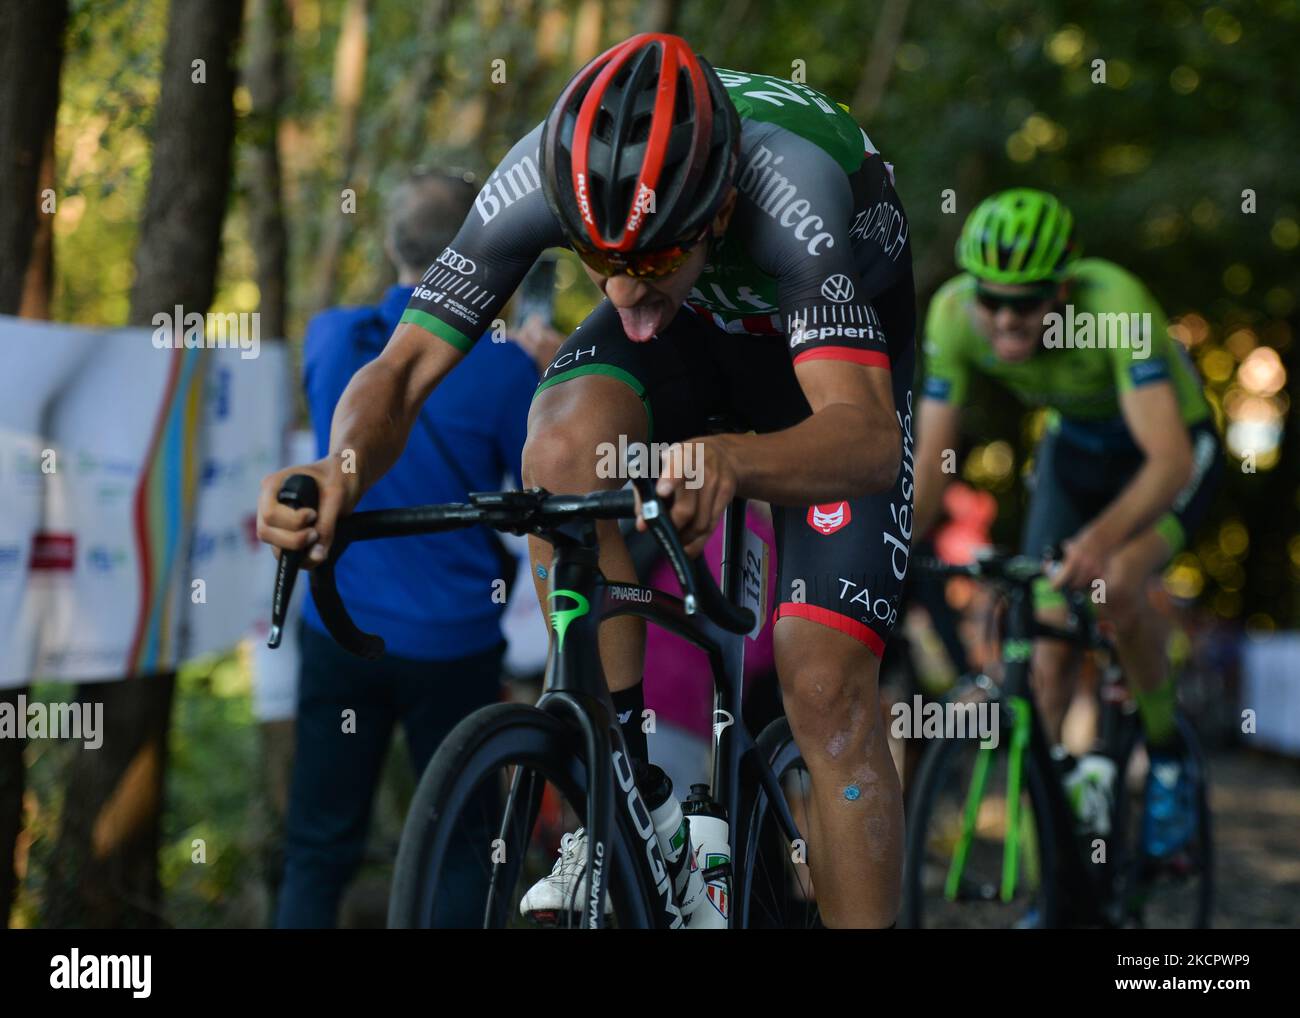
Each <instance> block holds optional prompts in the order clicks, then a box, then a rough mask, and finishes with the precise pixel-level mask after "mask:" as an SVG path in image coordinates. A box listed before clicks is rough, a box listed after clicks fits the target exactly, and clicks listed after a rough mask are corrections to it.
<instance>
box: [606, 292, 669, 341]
mask: <svg viewBox="0 0 1300 1018" xmlns="http://www.w3.org/2000/svg"><path fill="white" fill-rule="evenodd" d="M662 312H663V305H662V304H661V302H659V301H648V302H645V303H642V304H635V305H633V306H632V307H626V308H619V309H618V317H619V318H621V319H622V321H623V331H624V332H626V333H627V338H628V339H630V340H632V341H633V342H635V343H644V342H645V341H646V340H647V339H652V338H654V334H655V333H656V332H658V331H659V330H660V329H661V328H662V327H663V326H664V325H667V324H668V323H667V322H661V321H660V318H661V317H662Z"/></svg>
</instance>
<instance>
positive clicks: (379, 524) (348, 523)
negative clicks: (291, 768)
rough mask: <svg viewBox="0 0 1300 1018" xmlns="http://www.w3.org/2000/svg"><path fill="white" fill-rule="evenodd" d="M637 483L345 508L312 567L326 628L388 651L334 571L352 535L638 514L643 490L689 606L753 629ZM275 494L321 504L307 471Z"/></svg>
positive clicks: (292, 575) (287, 560)
mask: <svg viewBox="0 0 1300 1018" xmlns="http://www.w3.org/2000/svg"><path fill="white" fill-rule="evenodd" d="M633 484H634V485H635V487H636V489H637V490H636V493H633V492H631V491H598V492H592V493H590V494H586V495H552V494H550V493H549V492H547V491H545V490H544V489H542V488H529V489H527V490H524V491H494V492H470V495H469V497H470V501H469V502H468V503H463V502H452V503H447V504H445V505H425V506H414V507H411V508H406V509H379V510H372V511H368V512H360V513H353V514H352V515H350V516H345V517H343V518H341V519H340V520H339V523H338V529H337V533H336V534H335V537H334V543H333V545H332V546H331V547H330V553H329V557H328V558H327V559H326V560H325V561H324V562H322V563H321V564H320V565H318V566H317V567H316V568H315V569H313V570H312V571H311V593H312V597H313V598H314V599H315V602H316V609H317V611H319V612H320V617H321V621H322V622H324V623H325V628H326V629H328V630H329V633H330V635H331V636H333V637H334V639H335V640H336V641H337V642H338V644H339V645H340V646H341V647H343V648H344V649H345V650H348V651H350V652H352V653H353V654H356V655H358V656H359V657H364V658H369V659H371V660H373V659H375V658H378V657H380V656H381V655H382V654H383V653H384V641H383V638H382V637H379V636H376V635H375V634H373V633H367V632H364V631H362V630H361V629H359V628H358V627H357V625H356V623H354V622H353V621H352V618H351V616H350V615H348V611H347V608H346V606H345V605H344V604H343V599H342V597H340V595H339V591H338V584H337V581H336V580H335V577H334V566H335V564H336V563H337V562H338V560H339V557H340V556H341V555H342V554H343V553H344V552H345V551H346V550H347V549H348V546H349V545H351V544H352V543H353V542H354V541H369V540H374V539H377V538H383V537H410V536H414V535H418V534H435V533H441V532H443V531H449V530H461V529H464V528H466V527H472V526H478V525H480V524H485V525H487V526H489V527H492V528H494V529H496V530H504V531H509V532H510V533H513V534H528V533H540V532H541V531H542V530H544V529H546V528H548V527H555V526H559V525H560V524H563V523H567V522H572V521H576V520H582V519H588V520H621V519H633V518H634V517H635V516H636V515H637V512H636V503H637V497H636V496H637V494H639V495H640V496H641V506H642V513H641V515H642V518H643V519H644V520H645V521H646V523H647V525H648V526H649V527H650V531H651V533H652V534H654V536H655V539H656V540H657V541H658V542H659V545H660V547H661V548H663V550H664V554H665V555H666V556H667V557H668V561H669V562H670V563H671V564H672V567H673V572H674V573H675V574H676V575H677V580H678V582H679V583H680V584H681V586H682V591H683V593H684V594H685V597H684V598H683V602H684V604H685V606H686V613H687V614H688V615H694V614H695V613H696V612H697V611H698V612H702V613H703V614H704V616H705V617H706V618H708V619H710V620H712V621H713V622H714V623H716V624H717V625H718V626H719V627H721V628H722V629H724V630H726V631H728V632H731V633H748V632H749V631H750V630H751V629H752V628H753V626H754V613H753V612H752V611H750V610H749V609H748V608H742V607H740V606H739V605H735V604H732V602H730V601H729V600H727V598H726V597H725V596H724V595H723V593H722V591H720V590H719V589H718V585H717V584H716V583H715V582H714V580H713V576H712V575H711V574H710V573H709V569H708V566H707V564H706V562H705V560H704V556H702V555H701V556H699V557H698V558H696V559H695V560H694V562H692V561H691V560H690V559H689V558H687V556H686V552H685V550H684V549H683V548H682V543H681V539H680V538H679V537H678V536H677V530H676V528H675V527H673V525H672V521H671V520H670V519H669V516H668V512H667V509H668V504H667V503H666V502H665V501H664V500H663V499H661V498H659V497H658V496H656V495H655V492H654V484H655V482H654V481H653V480H652V479H648V478H647V479H640V480H635V481H633ZM277 498H278V499H279V501H280V503H281V504H283V505H288V506H291V507H293V508H295V509H301V508H312V509H315V508H317V506H318V505H319V501H320V492H319V489H318V488H317V487H316V481H315V479H314V478H312V477H311V476H309V475H307V474H294V475H292V476H290V477H288V478H286V479H285V482H284V485H283V486H282V487H281V488H280V491H279V494H278V496H277ZM301 565H302V553H301V552H292V551H285V552H283V553H282V554H281V555H280V562H279V565H278V566H277V568H276V574H275V591H274V594H273V597H272V601H271V631H270V634H269V636H268V638H267V646H269V647H272V648H275V647H278V646H279V645H280V640H281V637H282V634H283V630H284V619H285V615H286V614H287V613H288V609H289V599H290V597H291V596H292V594H293V587H294V582H295V580H296V579H297V575H298V570H299V569H300V568H301Z"/></svg>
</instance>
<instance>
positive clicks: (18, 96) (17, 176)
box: [0, 0, 68, 927]
mask: <svg viewBox="0 0 1300 1018" xmlns="http://www.w3.org/2000/svg"><path fill="white" fill-rule="evenodd" d="M67 20H68V5H67V3H66V0H13V2H11V3H10V4H9V6H8V10H7V12H6V17H5V18H4V20H2V21H0V66H2V67H4V69H5V73H4V74H3V75H0V180H3V181H4V182H5V186H4V188H3V189H0V314H7V315H12V314H22V315H27V316H29V317H39V318H48V317H49V290H50V270H51V264H52V259H53V253H52V247H51V244H50V238H51V230H50V226H51V223H52V221H53V219H54V215H53V213H52V212H50V211H46V212H42V211H41V210H40V205H41V195H40V190H41V189H42V188H44V187H53V180H54V169H53V153H54V124H55V117H56V115H57V113H58V109H59V72H60V70H61V69H62V66H63V33H64V29H65V27H66V26H67ZM27 294H30V296H25V295H27ZM26 692H28V690H27V689H26V688H22V689H12V690H5V691H4V692H3V693H0V702H7V703H10V704H16V703H17V697H18V696H19V695H20V694H22V693H26ZM23 745H24V741H23V740H21V739H0V927H2V926H8V925H9V912H10V909H11V908H12V907H13V903H14V898H15V897H16V895H17V890H18V873H17V872H16V870H15V862H14V852H15V849H16V847H17V844H18V834H19V831H20V830H21V828H22V813H23V789H24V773H23Z"/></svg>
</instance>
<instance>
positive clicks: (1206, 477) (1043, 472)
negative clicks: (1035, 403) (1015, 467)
mask: <svg viewBox="0 0 1300 1018" xmlns="http://www.w3.org/2000/svg"><path fill="white" fill-rule="evenodd" d="M1188 432H1189V436H1190V438H1191V442H1192V477H1191V479H1190V480H1189V481H1188V482H1187V484H1186V486H1185V487H1184V488H1183V490H1182V491H1180V492H1179V493H1178V496H1177V497H1176V498H1175V499H1174V503H1173V505H1172V506H1171V507H1170V509H1169V511H1168V512H1167V513H1165V514H1164V515H1163V516H1161V517H1160V519H1158V520H1157V521H1156V522H1155V523H1154V524H1153V526H1154V527H1155V529H1156V531H1157V532H1158V533H1159V534H1160V536H1161V537H1163V538H1164V540H1165V543H1166V544H1167V545H1168V546H1169V555H1170V557H1172V556H1173V555H1174V554H1176V553H1177V552H1178V551H1179V550H1181V549H1182V548H1183V546H1184V545H1185V544H1186V542H1187V540H1188V539H1189V538H1190V537H1191V536H1192V534H1193V533H1195V531H1196V528H1197V527H1198V526H1200V523H1201V521H1202V520H1203V519H1204V518H1205V514H1206V512H1207V510H1208V509H1209V507H1210V504H1211V502H1213V500H1214V493H1215V491H1216V490H1217V489H1218V486H1219V478H1220V476H1221V475H1222V473H1223V450H1222V446H1221V444H1220V442H1219V436H1218V433H1217V432H1216V431H1215V430H1214V425H1213V424H1212V423H1211V422H1210V421H1208V420H1207V421H1202V422H1200V423H1198V424H1193V425H1192V426H1191V427H1190V428H1189V429H1188ZM1035 459H1036V463H1035V466H1034V473H1033V477H1032V478H1031V480H1030V490H1031V495H1030V499H1029V512H1028V515H1027V516H1026V518H1025V525H1024V529H1023V531H1022V537H1021V541H1020V548H1021V551H1022V552H1023V553H1024V554H1026V555H1043V554H1044V553H1046V552H1047V551H1048V550H1049V549H1051V548H1053V547H1054V546H1056V545H1057V544H1059V543H1060V542H1062V541H1064V540H1066V539H1067V538H1070V537H1073V536H1074V535H1075V534H1077V533H1078V532H1079V531H1080V530H1081V529H1082V528H1083V527H1084V526H1085V525H1086V524H1087V523H1088V522H1089V521H1090V520H1093V519H1095V518H1096V517H1098V516H1100V515H1101V513H1102V512H1103V511H1105V509H1106V507H1107V506H1109V505H1110V504H1111V502H1113V501H1114V500H1115V498H1116V497H1117V496H1118V495H1119V494H1120V492H1121V491H1123V490H1124V488H1125V486H1126V485H1127V484H1128V483H1129V481H1131V480H1132V479H1133V476H1134V475H1135V474H1136V473H1137V472H1138V470H1140V469H1141V467H1142V464H1143V462H1144V461H1145V456H1144V454H1143V452H1142V450H1141V449H1139V448H1137V446H1135V445H1134V446H1131V447H1129V448H1124V449H1116V450H1111V451H1106V452H1099V451H1096V450H1092V449H1084V448H1082V447H1080V446H1079V445H1077V444H1076V443H1074V442H1071V441H1070V440H1069V438H1068V437H1067V436H1066V435H1064V434H1062V433H1061V432H1058V431H1055V430H1051V429H1049V430H1048V431H1047V433H1046V434H1045V435H1044V436H1043V438H1042V440H1041V441H1040V442H1039V444H1038V450H1037V452H1036V453H1035ZM1061 600H1062V599H1060V598H1059V597H1052V596H1050V595H1048V594H1046V593H1045V592H1042V593H1038V594H1036V596H1035V603H1036V604H1037V605H1039V607H1045V606H1047V605H1048V604H1052V603H1061Z"/></svg>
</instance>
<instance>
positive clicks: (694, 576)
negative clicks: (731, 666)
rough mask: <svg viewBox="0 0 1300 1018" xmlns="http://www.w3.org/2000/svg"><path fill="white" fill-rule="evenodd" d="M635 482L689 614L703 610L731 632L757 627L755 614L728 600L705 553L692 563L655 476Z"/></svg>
mask: <svg viewBox="0 0 1300 1018" xmlns="http://www.w3.org/2000/svg"><path fill="white" fill-rule="evenodd" d="M632 484H633V486H634V487H635V488H636V490H637V493H638V494H639V495H640V496H641V518H642V519H644V520H645V521H646V524H647V525H648V526H649V527H650V532H651V533H652V534H653V535H654V536H655V540H657V541H658V542H659V546H660V547H661V548H662V549H663V550H664V554H665V555H666V556H667V557H668V561H669V562H670V563H672V567H673V572H674V574H676V576H677V582H678V583H679V584H681V587H682V594H683V595H684V596H683V597H682V605H683V607H684V608H685V610H686V614H687V615H694V614H696V613H697V612H700V611H703V612H704V614H705V615H707V616H709V617H710V618H712V619H713V621H714V622H715V623H716V624H717V625H720V626H721V627H722V628H723V629H725V630H727V631H728V632H732V633H749V632H751V631H752V630H753V628H754V621H755V620H754V613H753V612H752V611H751V610H750V609H748V608H742V607H740V606H739V605H735V604H732V603H731V602H730V601H728V600H727V598H726V596H725V595H724V594H723V593H722V591H720V590H719V589H718V585H717V584H716V583H715V582H714V581H713V577H712V576H711V575H710V574H709V567H708V565H707V564H706V562H705V558H704V556H703V555H701V556H700V557H699V558H697V559H696V560H695V562H694V564H693V565H692V562H691V560H690V559H689V558H688V557H687V555H686V549H685V548H683V547H682V542H681V538H680V537H679V536H678V534H677V528H676V527H674V526H673V523H672V519H671V518H670V517H669V516H668V514H667V512H666V511H665V510H666V509H667V508H668V507H669V506H670V505H671V503H670V502H669V503H666V502H665V501H664V500H663V499H661V498H659V496H658V495H656V494H655V481H654V480H653V479H652V478H645V477H636V478H633V479H632Z"/></svg>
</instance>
